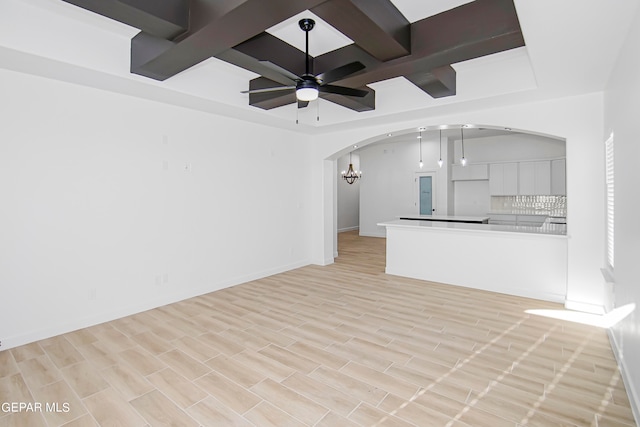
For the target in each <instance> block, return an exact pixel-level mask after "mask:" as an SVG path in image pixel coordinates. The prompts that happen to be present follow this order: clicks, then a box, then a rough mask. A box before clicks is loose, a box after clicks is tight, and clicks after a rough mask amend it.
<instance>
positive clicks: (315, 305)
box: [0, 232, 635, 427]
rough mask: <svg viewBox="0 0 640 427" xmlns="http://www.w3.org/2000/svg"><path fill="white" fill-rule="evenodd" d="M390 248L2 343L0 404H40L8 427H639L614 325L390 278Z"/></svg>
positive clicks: (529, 303)
mask: <svg viewBox="0 0 640 427" xmlns="http://www.w3.org/2000/svg"><path fill="white" fill-rule="evenodd" d="M384 245H385V241H384V239H377V238H361V237H358V236H357V234H356V233H354V232H351V233H342V234H340V238H339V251H340V256H339V258H338V259H337V261H336V263H335V264H333V265H331V266H327V267H319V266H308V267H304V268H300V269H297V270H294V271H290V272H286V273H283V274H278V275H275V276H272V277H268V278H265V279H261V280H256V281H253V282H250V283H245V284H242V285H239V286H235V287H232V288H228V289H224V290H221V291H218V292H213V293H210V294H207V295H203V296H200V297H197V298H193V299H189V300H186V301H182V302H179V303H176V304H171V305H168V306H165V307H161V308H157V309H154V310H150V311H147V312H144V313H140V314H137V315H134V316H130V317H126V318H123V319H119V320H115V321H112V322H109V323H105V324H101V325H98V326H94V327H90V328H86V329H82V330H79V331H76V332H72V333H68V334H65V335H61V336H57V337H54V338H50V339H46V340H43V341H39V342H36V343H32V344H29V345H25V346H22V347H19V348H14V349H11V350H6V351H2V352H0V403H3V402H4V403H6V402H26V403H34V404H35V403H40V404H42V406H43V407H42V412H39V411H36V412H22V413H6V412H0V426H29V427H33V426H41V425H42V426H45V425H46V426H60V425H65V426H95V425H102V426H114V425H120V426H138V425H139V426H146V425H148V426H163V425H175V426H198V425H203V426H234V425H238V426H260V427H265V426H279V427H282V426H329V427H337V426H338V427H340V426H456V427H462V426H474V427H476V426H491V427H500V426H598V427H602V426H632V425H635V423H634V420H633V416H632V413H631V410H630V406H629V401H628V399H627V394H626V392H625V388H624V385H623V382H622V380H621V377H620V374H619V372H618V368H617V365H616V362H615V359H614V356H613V353H612V351H611V348H610V345H609V341H608V339H607V335H606V332H605V331H604V330H602V329H598V328H595V327H591V326H585V325H582V324H577V323H570V322H567V321H561V320H553V319H549V318H545V317H539V316H535V315H529V314H527V313H525V310H527V309H535V308H552V309H561V308H562V307H561V306H559V305H557V304H551V303H547V302H542V301H537V300H531V299H525V298H519V297H512V296H507V295H501V294H494V293H490V292H483V291H476V290H471V289H465V288H461V287H454V286H446V285H442V284H436V283H430V282H423V281H418V280H410V279H405V278H400V277H394V276H388V275H385V274H384V263H385V258H384V250H385V247H384ZM46 403H49V404H51V403H57V404H58V408H57V409H58V411H55V410H53V411H52V410H50V411H46V407H45V404H46ZM5 409H6V407H5ZM49 409H55V408H49ZM65 409H66V411H65Z"/></svg>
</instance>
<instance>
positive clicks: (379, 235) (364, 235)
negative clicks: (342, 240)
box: [360, 231, 387, 238]
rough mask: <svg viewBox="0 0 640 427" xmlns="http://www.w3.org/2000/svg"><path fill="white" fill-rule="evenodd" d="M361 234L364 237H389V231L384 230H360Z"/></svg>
mask: <svg viewBox="0 0 640 427" xmlns="http://www.w3.org/2000/svg"><path fill="white" fill-rule="evenodd" d="M360 235H361V236H363V237H382V238H386V237H387V232H386V231H383V232H382V233H367V232H362V231H361V232H360Z"/></svg>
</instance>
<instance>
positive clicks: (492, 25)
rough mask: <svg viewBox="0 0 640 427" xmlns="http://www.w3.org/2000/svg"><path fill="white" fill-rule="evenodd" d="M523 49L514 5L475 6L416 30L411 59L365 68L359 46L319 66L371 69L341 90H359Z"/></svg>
mask: <svg viewBox="0 0 640 427" xmlns="http://www.w3.org/2000/svg"><path fill="white" fill-rule="evenodd" d="M521 46H524V38H523V36H522V30H521V29H520V23H519V22H518V16H517V14H516V11H515V7H514V5H513V1H512V0H476V1H474V2H472V3H468V4H465V5H462V6H459V7H457V8H455V9H451V10H448V11H446V12H443V13H440V14H438V15H435V16H432V17H429V18H425V19H423V20H421V21H418V22H414V23H413V24H412V25H411V54H410V55H407V56H404V57H402V58H398V59H394V60H391V61H387V62H379V61H378V62H371V61H369V63H365V62H363V61H362V60H360V59H358V57H366V55H364V54H363V52H362V50H361V49H359V48H358V46H355V45H349V46H345V47H343V48H341V49H337V50H334V51H332V52H328V53H326V54H324V55H321V56H319V57H316V58H315V62H316V66H317V67H322V68H328V69H331V68H333V67H335V66H337V65H338V64H341V63H344V62H345V61H347V60H351V61H352V60H354V59H355V60H360V61H361V62H363V63H364V64H365V65H366V66H367V68H366V69H365V70H364V71H363V72H362V73H359V74H357V75H354V76H350V77H347V78H346V79H344V80H343V81H342V82H341V84H343V85H345V86H349V87H360V86H364V85H367V84H369V83H374V82H379V81H383V80H387V79H391V78H394V77H399V76H407V75H414V74H416V73H424V72H430V71H431V70H434V69H436V68H440V67H443V66H446V65H450V64H454V63H457V62H462V61H466V60H469V59H473V58H478V57H481V56H484V55H489V54H492V53H496V52H501V51H505V50H509V49H514V48H517V47H521Z"/></svg>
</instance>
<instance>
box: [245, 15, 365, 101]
mask: <svg viewBox="0 0 640 427" xmlns="http://www.w3.org/2000/svg"><path fill="white" fill-rule="evenodd" d="M315 24H316V22H315V21H314V20H313V19H309V18H305V19H301V20H300V21H299V22H298V25H299V26H300V29H301V30H302V31H304V32H305V35H306V48H305V56H306V64H305V73H304V74H303V75H301V76H298V75H296V74H294V73H292V72H290V71H288V70H286V69H284V68H282V67H280V66H278V65H276V64H274V63H272V62H269V61H259V62H260V64H262V65H263V66H265V67H267V68H270V69H271V70H273V71H275V72H277V73H279V74H281V75H283V76H284V77H286V78H288V79H289V80H291V83H292V84H291V85H289V86H278V87H271V88H264V89H252V90H245V91H242V92H241V93H268V92H277V91H287V90H295V91H296V99H297V100H298V107H305V106H306V105H307V104H308V103H309V101H314V100H315V99H317V98H318V95H319V93H320V92H322V93H334V94H338V95H347V96H355V97H359V98H362V97H364V96H366V95H367V94H369V91H366V90H362V89H353V88H350V87H344V86H335V85H330V84H329V83H331V82H335V81H338V80H341V79H343V78H345V77H347V76H349V75H351V74H353V73H356V72H358V71H360V70H362V69H364V68H365V66H364V65H363V64H362V63H361V62H359V61H355V62H350V63H348V64H345V65H343V66H341V67H338V68H334V69H333V70H329V71H325V72H324V73H320V74H318V75H314V74H312V73H311V72H310V70H309V68H310V62H311V57H310V56H309V31H311V30H312V29H313V27H314V26H315Z"/></svg>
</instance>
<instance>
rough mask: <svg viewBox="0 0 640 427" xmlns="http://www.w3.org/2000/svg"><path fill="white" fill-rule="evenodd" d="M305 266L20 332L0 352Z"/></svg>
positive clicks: (295, 265)
mask: <svg viewBox="0 0 640 427" xmlns="http://www.w3.org/2000/svg"><path fill="white" fill-rule="evenodd" d="M332 262H333V260H332ZM309 264H310V261H308V260H304V261H299V262H295V263H292V264H288V265H282V266H279V267H275V268H271V269H267V270H263V271H259V272H255V273H251V274H247V275H243V276H237V277H234V278H231V279H228V280H224V281H220V282H217V283H212V284H210V285H208V286H206V287H204V288H200V289H197V290H191V291H190V292H182V293H174V294H170V295H163V296H161V297H159V298H153V299H149V300H147V301H145V302H143V303H141V304H136V305H132V306H129V307H125V308H118V309H116V310H113V311H110V312H108V313H100V314H97V315H95V316H90V317H85V318H82V319H73V320H71V321H69V322H64V323H59V324H56V325H48V326H47V327H44V328H41V329H38V330H34V331H30V332H27V333H22V334H20V335H13V336H9V337H3V339H2V348H1V349H0V350H8V349H10V348H14V347H19V346H21V345H25V344H29V343H32V342H35V341H40V340H43V339H47V338H51V337H54V336H57V335H62V334H66V333H69V332H73V331H76V330H78V329H83V328H88V327H90V326H94V325H98V324H100V323H104V322H109V321H112V320H116V319H120V318H122V317H126V316H131V315H133V314H137V313H141V312H143V311H147V310H151V309H154V308H157V307H162V306H164V305H167V304H172V303H175V302H178V301H183V300H186V299H189V298H193V297H197V296H200V295H204V294H208V293H210V292H215V291H219V290H221V289H224V288H228V287H231V286H235V285H239V284H241V283H246V282H250V281H252V280H258V279H262V278H264V277H268V276H273V275H274V274H278V273H283V272H285V271H289V270H293V269H296V268H300V267H304V266H306V265H309Z"/></svg>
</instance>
